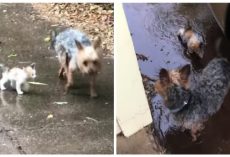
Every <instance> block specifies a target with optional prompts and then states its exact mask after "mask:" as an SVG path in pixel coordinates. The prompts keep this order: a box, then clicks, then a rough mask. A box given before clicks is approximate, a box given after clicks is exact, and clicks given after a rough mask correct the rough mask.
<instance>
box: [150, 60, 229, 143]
mask: <svg viewBox="0 0 230 157" xmlns="http://www.w3.org/2000/svg"><path fill="white" fill-rule="evenodd" d="M190 75H191V70H190V65H185V66H184V67H182V68H180V69H178V70H173V71H168V70H166V69H161V70H160V72H159V80H157V82H156V83H155V86H154V87H155V90H156V92H157V93H158V94H159V95H160V96H161V97H162V98H163V100H164V104H165V106H166V108H167V109H168V110H169V112H168V113H167V115H165V116H166V117H168V118H169V119H173V121H174V122H175V126H177V128H181V129H182V130H185V129H189V130H190V131H191V135H192V137H193V141H196V139H197V136H198V133H199V131H201V130H202V129H203V127H204V125H203V123H204V122H205V121H207V120H208V118H209V117H210V116H212V115H213V114H215V113H216V112H217V111H218V110H219V109H220V107H221V105H222V103H223V101H224V98H225V96H226V94H227V92H228V91H229V87H230V63H229V62H228V61H227V59H225V58H214V59H213V60H211V61H210V62H209V63H208V65H207V66H206V67H205V68H204V69H203V71H202V73H201V75H198V76H197V78H196V82H192V81H191V79H190V77H191V76H190Z"/></svg>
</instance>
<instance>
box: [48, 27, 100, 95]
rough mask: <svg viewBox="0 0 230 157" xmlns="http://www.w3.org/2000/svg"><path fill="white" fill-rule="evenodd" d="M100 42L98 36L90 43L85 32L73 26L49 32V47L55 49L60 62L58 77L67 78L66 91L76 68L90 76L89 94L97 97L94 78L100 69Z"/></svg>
mask: <svg viewBox="0 0 230 157" xmlns="http://www.w3.org/2000/svg"><path fill="white" fill-rule="evenodd" d="M100 44H101V39H100V37H98V38H97V39H96V40H95V41H94V42H93V43H92V42H91V41H90V39H89V38H88V36H87V35H86V34H84V33H83V32H80V31H79V30H76V29H73V28H68V29H66V30H64V31H63V32H60V33H59V34H57V33H56V32H55V31H52V32H51V48H53V49H54V50H55V51H56V53H57V55H58V59H59V63H60V69H59V78H67V83H66V86H65V90H66V92H67V91H68V89H69V87H70V86H72V85H73V72H74V71H75V70H76V69H78V70H79V71H80V72H81V73H82V74H87V75H89V76H90V96H91V97H97V93H96V90H95V79H96V76H97V73H98V72H99V70H100V69H101V61H100V54H99V52H98V51H99V47H100Z"/></svg>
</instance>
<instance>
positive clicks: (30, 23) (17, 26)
mask: <svg viewBox="0 0 230 157" xmlns="http://www.w3.org/2000/svg"><path fill="white" fill-rule="evenodd" d="M41 14H42V12H39V10H37V9H34V6H33V5H32V4H0V21H1V25H0V32H1V35H0V53H1V56H0V63H3V64H6V65H7V66H9V67H13V66H25V65H28V64H30V63H32V62H35V63H36V69H37V78H36V79H35V81H37V82H42V83H46V84H48V86H38V85H31V90H30V92H29V93H25V94H24V95H22V96H18V95H17V94H16V92H15V91H12V90H7V91H4V92H0V154H76V153H81V154H85V153H87V154H98V153H103V154H104V153H106V154H110V153H113V133H114V129H113V126H114V125H113V121H114V120H113V119H114V118H113V117H114V112H113V55H111V54H112V52H111V51H113V43H112V42H109V40H106V43H104V48H105V47H107V48H106V50H105V51H104V53H106V54H105V55H104V57H103V60H102V66H103V67H102V71H101V72H100V74H99V76H98V79H97V84H96V88H97V91H98V94H99V97H98V98H97V99H90V97H89V87H88V80H87V77H83V76H81V75H79V74H78V73H76V75H75V76H74V78H75V81H74V82H75V86H74V88H73V89H72V90H71V92H70V93H69V94H67V95H65V94H64V93H63V88H64V82H62V81H60V80H59V79H58V76H57V71H58V66H59V65H58V61H57V58H56V56H55V53H54V52H52V51H51V50H49V42H46V40H45V39H46V38H47V37H48V36H49V31H50V30H51V29H53V28H54V27H55V28H58V27H69V26H70V25H67V24H63V23H62V24H61V23H56V22H54V21H52V20H50V21H49V19H44V18H41V17H42V15H41ZM107 26H108V27H113V26H112V25H107ZM91 35H92V34H91ZM108 38H110V37H108ZM106 45H107V46H106ZM107 54H108V55H107ZM55 102H67V103H64V104H59V103H55Z"/></svg>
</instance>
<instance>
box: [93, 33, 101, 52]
mask: <svg viewBox="0 0 230 157" xmlns="http://www.w3.org/2000/svg"><path fill="white" fill-rule="evenodd" d="M100 45H101V38H100V37H99V36H98V37H96V39H95V40H94V42H93V47H94V48H95V49H96V48H98V47H100Z"/></svg>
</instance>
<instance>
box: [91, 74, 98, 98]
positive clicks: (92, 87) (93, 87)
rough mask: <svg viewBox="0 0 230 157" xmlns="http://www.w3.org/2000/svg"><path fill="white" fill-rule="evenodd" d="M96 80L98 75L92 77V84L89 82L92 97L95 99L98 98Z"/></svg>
mask: <svg viewBox="0 0 230 157" xmlns="http://www.w3.org/2000/svg"><path fill="white" fill-rule="evenodd" d="M95 80H96V74H92V75H90V82H89V84H90V96H91V97H92V98H95V97H97V96H98V95H97V93H96V90H95Z"/></svg>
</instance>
